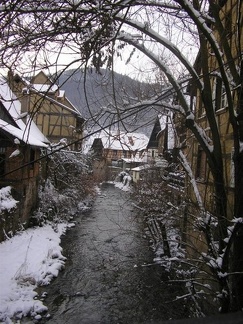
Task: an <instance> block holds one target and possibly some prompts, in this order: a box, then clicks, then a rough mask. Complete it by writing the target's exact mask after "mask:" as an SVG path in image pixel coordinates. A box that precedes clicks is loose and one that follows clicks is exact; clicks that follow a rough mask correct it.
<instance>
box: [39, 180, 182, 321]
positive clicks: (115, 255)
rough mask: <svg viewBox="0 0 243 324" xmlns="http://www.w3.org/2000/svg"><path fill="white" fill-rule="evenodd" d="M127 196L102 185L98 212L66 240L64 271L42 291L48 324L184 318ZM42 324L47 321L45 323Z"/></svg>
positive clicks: (86, 216) (174, 290)
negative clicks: (154, 262)
mask: <svg viewBox="0 0 243 324" xmlns="http://www.w3.org/2000/svg"><path fill="white" fill-rule="evenodd" d="M142 226H143V224H142V222H141V216H140V215H139V212H138V211H137V210H136V209H134V207H133V206H132V203H131V201H130V200H129V194H128V193H125V192H123V191H121V190H119V189H117V188H114V186H113V185H110V184H105V185H103V186H102V193H101V195H100V196H98V198H97V199H96V201H95V203H94V207H93V208H92V210H91V211H89V212H88V213H86V214H84V215H81V216H80V219H78V220H77V226H75V227H74V228H72V229H70V230H69V232H68V233H67V235H66V236H65V237H64V238H63V241H62V246H63V249H64V255H65V256H66V257H67V258H68V260H67V262H66V266H65V269H64V271H62V272H61V273H60V274H59V276H58V278H56V279H55V280H54V281H53V282H52V283H51V285H49V286H48V287H44V289H43V291H47V293H48V297H47V298H46V300H45V304H46V305H47V307H48V308H49V313H50V314H51V318H50V319H49V323H58V324H62V323H65V324H66V323H70V324H78V323H87V324H92V323H104V324H108V323H149V322H151V321H160V320H161V321H162V320H168V319H171V318H172V319H176V318H183V317H186V309H185V307H184V305H182V304H177V303H171V302H170V301H171V300H172V299H173V298H174V297H175V296H176V295H177V294H179V289H180V288H179V287H178V285H175V284H174V285H172V284H171V283H170V282H169V281H168V280H167V274H166V273H165V272H164V270H163V269H162V268H161V267H160V266H158V265H157V266H156V265H149V264H151V263H152V259H153V255H152V253H151V251H150V250H149V247H148V240H147V239H146V238H144V236H143V235H144V234H143V231H142ZM42 322H45V320H44V319H43V320H42Z"/></svg>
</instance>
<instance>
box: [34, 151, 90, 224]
mask: <svg viewBox="0 0 243 324" xmlns="http://www.w3.org/2000/svg"><path fill="white" fill-rule="evenodd" d="M95 192H96V191H95V183H94V181H93V179H92V174H91V172H90V168H89V165H88V161H87V160H86V159H85V156H84V155H82V154H81V153H79V152H72V151H63V150H61V151H58V152H55V153H53V154H52V155H50V160H49V163H48V167H47V179H45V180H44V179H43V181H42V184H41V185H40V188H39V203H38V209H37V210H36V211H35V213H34V215H33V217H32V219H31V221H32V224H33V225H41V224H43V223H44V222H46V221H54V222H59V221H61V220H68V219H70V218H72V217H73V216H74V215H75V214H76V213H77V211H80V210H81V208H80V203H82V202H83V201H85V204H86V207H87V206H88V203H87V201H88V200H89V199H92V197H93V195H94V194H95ZM82 210H83V209H82Z"/></svg>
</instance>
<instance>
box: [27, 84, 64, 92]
mask: <svg viewBox="0 0 243 324" xmlns="http://www.w3.org/2000/svg"><path fill="white" fill-rule="evenodd" d="M32 87H33V88H34V89H35V90H36V91H38V92H42V93H48V92H52V93H55V92H56V91H57V90H58V86H57V85H56V84H52V85H50V84H38V83H34V84H32Z"/></svg>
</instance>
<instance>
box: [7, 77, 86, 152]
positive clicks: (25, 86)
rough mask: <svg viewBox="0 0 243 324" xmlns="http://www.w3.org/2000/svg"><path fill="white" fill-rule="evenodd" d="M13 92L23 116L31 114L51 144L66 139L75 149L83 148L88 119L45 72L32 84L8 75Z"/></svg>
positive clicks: (35, 78) (32, 80) (69, 145)
mask: <svg viewBox="0 0 243 324" xmlns="http://www.w3.org/2000/svg"><path fill="white" fill-rule="evenodd" d="M8 82H9V85H10V87H11V89H12V91H13V92H14V93H15V94H16V96H17V97H18V98H19V100H20V101H21V107H22V113H25V112H29V113H30V114H31V116H32V118H33V120H34V122H35V123H36V125H37V126H38V128H39V129H40V130H41V132H42V133H43V134H44V135H45V136H46V137H47V138H48V140H49V141H50V142H51V143H59V142H60V141H63V140H65V143H67V145H68V147H69V148H71V149H72V150H80V149H81V145H82V136H83V124H84V118H83V117H82V115H81V113H80V111H79V110H78V109H77V108H76V107H75V106H74V105H73V104H72V103H71V102H70V101H69V100H68V99H67V97H66V96H65V91H63V90H61V89H60V88H59V86H58V85H57V84H55V83H54V82H52V80H51V79H50V78H49V77H47V75H46V74H45V73H44V72H43V71H41V72H39V73H38V74H37V75H36V76H34V77H33V78H32V79H31V80H30V81H27V80H25V79H23V78H21V77H20V76H19V75H17V74H16V75H14V74H13V73H12V71H10V72H9V74H8Z"/></svg>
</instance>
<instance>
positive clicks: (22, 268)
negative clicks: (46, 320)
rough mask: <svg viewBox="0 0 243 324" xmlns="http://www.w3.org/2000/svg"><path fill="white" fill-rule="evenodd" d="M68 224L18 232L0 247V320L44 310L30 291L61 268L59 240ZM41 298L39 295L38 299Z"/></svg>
mask: <svg viewBox="0 0 243 324" xmlns="http://www.w3.org/2000/svg"><path fill="white" fill-rule="evenodd" d="M70 226H72V224H69V225H67V224H65V223H61V224H58V225H56V226H55V227H53V226H51V225H45V226H43V227H36V228H31V229H28V230H26V231H23V232H20V233H18V234H17V235H15V236H14V237H13V238H11V239H9V240H6V241H4V242H2V243H1V244H0V260H1V263H0V287H1V289H0V321H1V323H12V321H11V318H13V317H15V318H19V319H20V318H22V317H23V316H26V315H27V314H31V315H32V316H33V317H35V318H36V319H40V318H41V315H40V314H41V313H42V312H43V311H47V308H46V306H44V304H43V303H42V301H41V300H40V299H39V298H38V299H37V293H36V292H35V291H34V289H35V288H36V287H37V285H47V284H49V283H50V281H51V280H52V279H53V277H56V276H57V275H58V272H59V271H60V270H61V269H62V268H63V266H64V261H65V257H64V256H63V255H62V248H61V246H60V242H61V240H60V237H61V235H62V234H64V233H65V231H66V229H67V228H68V227H70ZM39 297H41V296H39Z"/></svg>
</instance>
